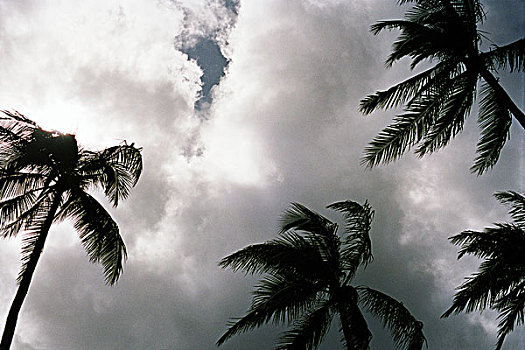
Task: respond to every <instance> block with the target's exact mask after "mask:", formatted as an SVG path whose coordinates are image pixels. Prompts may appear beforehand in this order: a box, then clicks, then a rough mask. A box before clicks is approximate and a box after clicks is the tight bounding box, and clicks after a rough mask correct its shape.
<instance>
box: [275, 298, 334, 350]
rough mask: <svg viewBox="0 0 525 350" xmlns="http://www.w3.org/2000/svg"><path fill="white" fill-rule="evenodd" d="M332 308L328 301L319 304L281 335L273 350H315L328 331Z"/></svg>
mask: <svg viewBox="0 0 525 350" xmlns="http://www.w3.org/2000/svg"><path fill="white" fill-rule="evenodd" d="M332 307H333V305H332V303H331V302H330V301H325V300H323V301H321V302H319V303H318V304H317V305H315V307H314V308H313V310H312V311H309V312H307V313H305V314H304V315H303V316H302V317H301V318H300V319H299V320H297V321H296V322H294V324H293V327H292V328H291V329H289V330H287V331H286V332H283V333H282V334H281V336H280V337H279V340H278V342H277V346H276V347H275V349H276V350H292V349H297V350H299V349H316V348H317V346H319V344H320V343H321V341H322V340H323V338H324V336H325V335H326V333H327V332H328V331H329V329H330V323H331V321H332V317H333V311H332Z"/></svg>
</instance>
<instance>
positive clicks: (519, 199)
mask: <svg viewBox="0 0 525 350" xmlns="http://www.w3.org/2000/svg"><path fill="white" fill-rule="evenodd" d="M494 196H495V197H496V198H497V199H498V200H499V201H500V202H501V203H502V204H507V205H509V206H510V210H509V214H510V215H511V216H512V218H513V219H514V222H516V223H517V224H518V225H519V226H521V227H522V228H524V226H525V197H524V196H523V195H521V194H519V193H517V192H515V191H507V192H497V193H496V194H495V195H494Z"/></svg>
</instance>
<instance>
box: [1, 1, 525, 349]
mask: <svg viewBox="0 0 525 350" xmlns="http://www.w3.org/2000/svg"><path fill="white" fill-rule="evenodd" d="M484 3H485V5H486V6H485V9H486V11H487V13H488V15H487V20H486V23H485V26H484V30H486V31H487V32H488V34H487V35H488V36H489V37H490V38H491V39H492V40H493V42H494V43H496V44H505V43H508V42H511V41H513V40H516V39H518V38H521V37H523V36H525V18H524V17H525V2H524V1H520V0H507V1H502V0H500V1H495V0H492V1H484ZM224 4H226V5H227V6H226V5H224ZM321 4H322V5H321ZM404 10H406V7H405V8H400V7H398V6H397V5H396V1H394V0H361V1H345V0H330V1H328V0H325V1H314V0H310V1H308V0H265V1H241V2H240V5H239V6H238V7H237V4H236V2H235V1H226V2H224V1H219V0H173V1H168V0H128V1H115V0H92V1H70V0H69V1H66V0H62V1H60V0H48V1H46V0H39V1H35V0H16V1H15V0H0V109H9V110H13V109H14V110H18V111H19V112H21V113H23V114H25V115H26V116H28V117H30V118H32V119H34V120H36V121H37V122H38V123H39V124H40V125H41V126H43V127H44V128H48V129H56V130H60V131H63V132H73V133H75V134H76V135H77V139H78V140H79V143H81V144H82V145H83V146H84V147H87V148H93V149H102V148H104V147H108V146H112V145H115V144H119V143H121V142H122V141H123V140H127V142H135V145H137V146H140V147H143V156H144V165H145V171H144V173H143V175H142V178H141V180H140V182H139V184H138V185H137V187H136V188H135V189H134V191H133V192H132V195H131V196H130V198H129V199H128V200H127V201H126V202H124V203H122V204H121V205H120V206H119V208H117V209H111V208H110V209H109V210H110V211H111V213H112V215H113V216H114V217H115V219H116V220H117V222H118V223H119V226H120V229H121V232H122V236H123V237H124V240H125V242H126V244H127V247H128V253H129V259H128V262H127V264H126V265H125V269H124V274H123V275H122V276H121V278H120V280H119V282H118V284H117V285H116V286H114V287H108V286H106V285H104V281H103V274H102V269H101V267H100V266H96V265H93V264H90V263H89V261H88V258H87V256H86V254H85V252H84V251H83V249H82V247H81V245H80V241H79V239H78V237H77V235H76V234H75V232H74V231H73V228H72V227H71V226H70V225H69V224H67V223H66V224H62V225H60V226H57V227H55V228H54V229H53V230H52V232H51V234H50V236H49V238H48V241H47V246H46V249H45V251H44V254H43V256H42V258H41V260H40V263H39V265H38V267H37V271H36V274H35V277H34V279H33V282H32V286H31V288H30V291H29V294H28V297H27V299H26V301H25V304H24V306H23V308H22V312H21V316H20V319H19V322H18V328H17V330H16V339H15V341H14V346H13V348H14V349H15V350H32V349H57V350H66V349H86V350H91V349H181V350H211V349H215V341H216V340H217V339H218V338H219V336H220V335H221V334H222V332H224V330H225V329H226V325H225V324H226V322H227V321H228V319H229V318H231V317H240V316H242V315H243V313H244V312H245V311H246V310H247V308H248V307H249V305H250V302H251V298H250V292H251V290H252V286H253V283H254V281H255V279H254V278H252V277H246V276H244V275H243V274H242V273H232V272H231V271H227V270H221V269H220V268H218V267H217V262H218V261H219V260H220V259H221V258H222V257H224V256H226V255H228V254H230V253H232V252H234V251H236V250H238V249H241V248H243V247H244V246H246V245H249V244H253V243H257V242H263V241H265V240H268V239H271V238H273V237H274V236H275V235H276V233H277V226H278V218H279V215H280V214H281V213H282V211H283V210H284V209H286V207H287V206H288V205H289V203H290V202H292V201H296V202H300V203H302V204H305V205H307V206H308V207H309V208H311V209H313V210H316V211H319V212H321V213H323V214H326V215H327V216H328V217H330V218H331V219H333V220H337V219H339V217H338V215H337V214H336V213H332V212H329V211H327V210H325V209H324V207H325V206H326V205H328V204H330V203H333V202H335V201H339V200H345V199H351V200H356V201H359V202H363V201H365V200H366V199H368V200H369V202H370V204H371V206H372V207H373V208H374V209H375V210H376V215H375V219H374V222H373V231H372V234H371V238H372V243H373V253H374V256H375V260H374V262H373V263H372V264H371V265H370V266H369V267H368V268H367V269H366V270H364V271H360V276H359V279H358V281H357V283H362V284H367V285H369V286H371V287H373V288H377V289H380V290H382V291H383V292H385V293H387V294H389V295H391V296H393V297H395V298H397V299H398V300H400V301H402V302H403V304H404V305H405V306H407V307H408V308H409V309H410V310H411V311H412V313H413V314H414V315H415V317H416V318H418V319H419V320H421V321H423V322H424V331H425V334H426V336H427V339H428V344H429V348H430V349H490V348H492V346H493V344H495V342H496V325H497V321H496V315H495V314H494V313H492V312H484V313H483V314H482V315H480V314H478V313H475V314H470V315H461V316H457V317H451V318H448V319H440V318H439V316H440V315H441V313H442V312H443V311H444V310H446V309H447V307H448V306H449V305H450V303H451V301H452V296H453V294H454V288H455V287H456V286H458V285H459V284H460V283H461V282H462V280H463V278H464V277H465V276H468V275H469V274H471V273H473V272H475V271H476V269H477V267H478V265H479V261H478V260H476V259H474V258H464V259H462V260H460V261H457V260H456V255H457V250H458V248H457V247H455V246H453V245H451V244H450V243H449V242H448V240H447V238H448V237H450V236H451V235H454V234H456V233H458V232H460V231H462V230H465V229H482V228H483V227H486V226H490V225H491V224H492V223H493V222H497V221H504V220H509V218H508V216H507V215H506V211H505V208H504V207H503V206H501V205H500V204H499V203H498V202H497V201H496V200H495V199H494V197H493V196H492V194H493V193H494V192H496V191H501V190H509V189H511V190H516V191H521V192H523V191H524V190H525V188H524V182H523V180H522V179H523V177H524V158H523V157H524V155H523V152H522V149H523V147H524V133H523V130H521V129H520V128H519V127H517V126H516V125H513V127H512V135H511V139H510V141H508V142H507V144H506V146H505V148H504V149H503V151H502V154H501V158H500V161H499V163H498V164H497V166H496V167H495V168H494V169H493V170H492V171H489V172H487V174H485V175H483V176H481V177H476V176H474V175H472V174H470V173H469V170H468V169H469V167H470V166H471V165H472V163H473V160H474V157H475V154H474V151H475V144H476V141H477V138H478V135H479V133H478V129H477V127H476V123H475V121H476V117H475V116H472V117H471V118H470V119H469V121H468V122H467V124H466V127H465V131H464V132H463V133H462V134H461V135H460V136H459V137H457V138H456V139H455V140H454V141H453V142H451V144H450V146H448V147H447V148H446V149H445V150H443V151H440V152H438V153H437V154H435V155H432V156H429V157H427V158H424V159H423V160H419V159H416V158H415V157H414V156H412V155H408V156H405V157H403V158H402V160H400V161H398V162H396V163H393V164H390V165H387V166H381V167H378V168H375V169H373V170H365V169H364V168H363V167H362V166H360V164H359V159H360V157H361V154H362V150H363V148H364V147H365V146H366V144H367V142H368V141H370V140H371V139H372V138H373V136H374V135H375V134H376V133H377V132H378V131H379V130H380V129H381V128H382V127H384V126H385V125H386V124H387V123H388V122H389V121H390V118H391V117H392V115H393V113H394V112H392V111H391V112H387V113H375V114H373V115H372V116H367V117H364V116H362V115H361V114H360V113H359V112H358V104H359V101H360V99H362V98H363V97H364V96H366V95H367V94H369V93H372V92H374V91H375V90H379V89H386V88H388V87H389V86H390V85H392V84H393V83H395V82H398V81H400V79H403V78H404V77H406V76H407V74H410V72H408V69H407V62H406V61H402V62H400V63H399V64H397V65H396V66H395V67H394V68H393V69H390V70H386V69H385V67H384V64H383V62H384V60H385V59H386V57H387V56H388V53H389V50H390V45H391V43H392V40H393V39H394V38H395V33H384V34H382V35H379V36H377V37H374V36H373V35H371V34H370V33H369V26H370V25H371V24H372V23H374V22H376V21H378V20H382V19H393V18H399V17H401V16H402V14H403V11H404ZM203 38H206V39H208V40H213V42H215V43H217V45H219V47H220V48H221V52H222V56H223V57H221V55H217V56H215V57H216V59H215V60H216V61H215V63H216V64H224V63H225V62H229V64H228V65H227V68H226V71H225V73H224V76H223V77H222V79H221V80H220V83H219V84H218V85H215V86H214V87H213V88H212V89H211V93H212V94H213V95H207V94H206V96H205V97H206V99H205V102H207V103H209V102H210V101H212V103H211V104H210V105H206V108H201V109H199V110H195V109H194V106H195V104H196V102H197V101H198V100H200V99H202V96H201V85H202V84H203V81H204V79H203V80H202V81H201V75H202V74H203V71H205V72H206V71H207V72H211V71H212V70H210V67H204V66H203V67H202V68H201V67H199V65H198V63H201V64H202V62H204V61H206V60H203V59H201V60H200V62H197V56H198V52H197V53H196V52H195V49H194V50H193V51H192V48H195V47H196V46H195V45H198V44H199V43H202V40H204V39H203ZM208 44H209V43H208ZM201 46H205V45H201ZM197 48H198V46H197ZM208 48H209V46H208ZM197 50H198V49H197ZM211 51H213V45H212V50H211ZM211 51H209V52H211ZM184 52H186V53H184ZM188 53H190V56H191V57H193V58H191V57H188ZM203 54H204V53H203ZM208 61H210V60H208ZM211 61H212V62H211V64H212V63H213V61H214V60H213V59H212V60H211ZM208 64H210V63H208ZM215 68H217V67H215ZM206 69H208V70H206ZM214 72H216V73H215V74H220V69H219V70H217V69H216V70H215V71H214ZM217 72H218V73H217ZM210 74H211V73H210ZM216 80H218V79H216ZM207 81H208V84H209V81H211V80H207ZM213 81H214V80H213ZM501 82H502V84H503V85H504V86H505V88H506V89H507V90H508V91H509V93H510V94H511V95H512V96H513V97H514V99H515V100H516V102H517V103H518V104H519V105H520V106H521V107H522V108H523V107H524V106H525V97H524V92H523V91H524V89H523V87H524V75H523V74H521V75H514V76H510V77H509V76H502V77H501ZM204 83H205V84H206V81H204ZM209 87H210V85H208V86H207V87H206V89H205V90H206V91H208V90H209ZM212 97H213V99H212ZM198 106H199V105H198ZM475 111H476V108H474V112H475ZM99 197H100V198H101V197H102V196H99ZM108 207H109V206H108ZM19 243H20V242H19V241H18V240H17V239H11V240H2V241H0V320H5V317H6V315H7V311H8V308H9V305H10V303H11V301H12V298H13V296H14V293H15V290H16V284H15V280H16V276H17V273H18V270H19V267H20V244H19ZM1 322H2V326H3V321H1ZM370 325H371V327H372V330H373V334H374V338H373V340H372V344H371V347H372V349H381V350H383V349H386V350H388V349H393V348H394V347H393V344H392V342H391V340H390V336H389V334H388V332H387V331H383V330H382V329H381V327H380V326H378V324H376V323H374V321H373V320H370ZM333 329H334V330H337V325H334V327H333ZM280 330H282V329H281V328H272V327H265V328H263V329H260V330H256V331H254V332H250V333H246V334H244V335H241V336H237V337H234V338H232V340H231V341H229V342H227V343H225V344H224V345H223V346H222V347H221V348H222V349H225V350H239V349H240V350H243V349H249V350H251V349H253V350H259V349H261V350H264V349H270V348H271V347H272V343H273V337H274V336H275V335H276V334H277V333H278V332H279V331H280ZM339 339H340V337H339V335H338V334H337V332H335V331H334V332H331V333H330V334H329V336H328V337H327V338H326V341H325V342H324V343H323V345H322V346H321V347H320V349H324V350H328V349H338V348H341V347H340V345H339ZM524 346H525V330H524V328H523V327H520V328H517V329H516V330H515V331H514V333H513V334H512V335H511V336H510V337H508V340H507V341H506V346H505V347H504V348H505V349H523V348H524Z"/></svg>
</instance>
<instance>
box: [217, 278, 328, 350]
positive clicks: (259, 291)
mask: <svg viewBox="0 0 525 350" xmlns="http://www.w3.org/2000/svg"><path fill="white" fill-rule="evenodd" d="M318 293H319V287H318V286H317V285H315V284H312V283H309V282H308V281H305V280H302V279H298V278H296V276H294V275H293V274H280V275H275V276H273V275H271V276H267V277H266V278H264V279H263V280H261V281H260V282H259V284H258V285H257V286H256V289H255V291H254V293H253V294H254V297H253V301H252V306H251V307H250V309H249V310H248V312H247V313H246V315H245V316H244V317H242V318H240V319H233V320H231V321H230V322H229V323H228V325H229V328H228V330H227V331H226V332H225V333H224V334H223V335H222V336H221V337H220V338H219V340H217V346H220V345H222V344H223V343H224V342H225V341H226V340H228V339H229V338H231V337H232V336H234V335H236V334H239V333H243V332H246V331H248V330H251V329H253V328H256V327H260V326H261V325H263V324H265V323H268V322H269V321H270V320H273V322H274V323H275V324H281V323H284V322H286V321H291V320H293V319H295V318H297V317H298V316H299V315H301V314H302V313H303V312H305V310H307V309H308V308H309V307H310V306H312V305H314V304H315V303H316V300H317V294H318Z"/></svg>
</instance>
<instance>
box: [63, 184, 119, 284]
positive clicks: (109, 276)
mask: <svg viewBox="0 0 525 350" xmlns="http://www.w3.org/2000/svg"><path fill="white" fill-rule="evenodd" d="M72 196H73V198H74V199H73V200H72V201H69V202H68V206H67V207H66V208H63V209H62V210H63V212H62V213H61V215H62V216H64V217H68V218H70V219H72V220H73V221H74V227H75V229H76V230H77V232H78V233H79V237H80V240H81V241H82V245H83V246H84V248H85V249H86V252H87V253H88V256H89V260H90V261H91V262H93V263H100V264H101V265H102V267H103V268H104V277H105V278H104V279H105V281H106V283H107V284H110V285H113V284H115V283H116V282H117V280H118V278H119V277H120V274H121V273H122V269H123V263H124V261H125V260H126V258H127V254H126V246H125V245H124V241H123V240H122V237H121V236H120V232H119V228H118V226H117V224H116V222H115V221H114V220H113V218H112V217H111V216H110V214H109V213H108V212H107V211H106V210H105V209H104V208H103V207H102V205H100V203H98V202H97V200H96V199H94V198H93V197H92V196H91V195H89V194H88V193H85V192H83V191H75V192H74V193H72Z"/></svg>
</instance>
